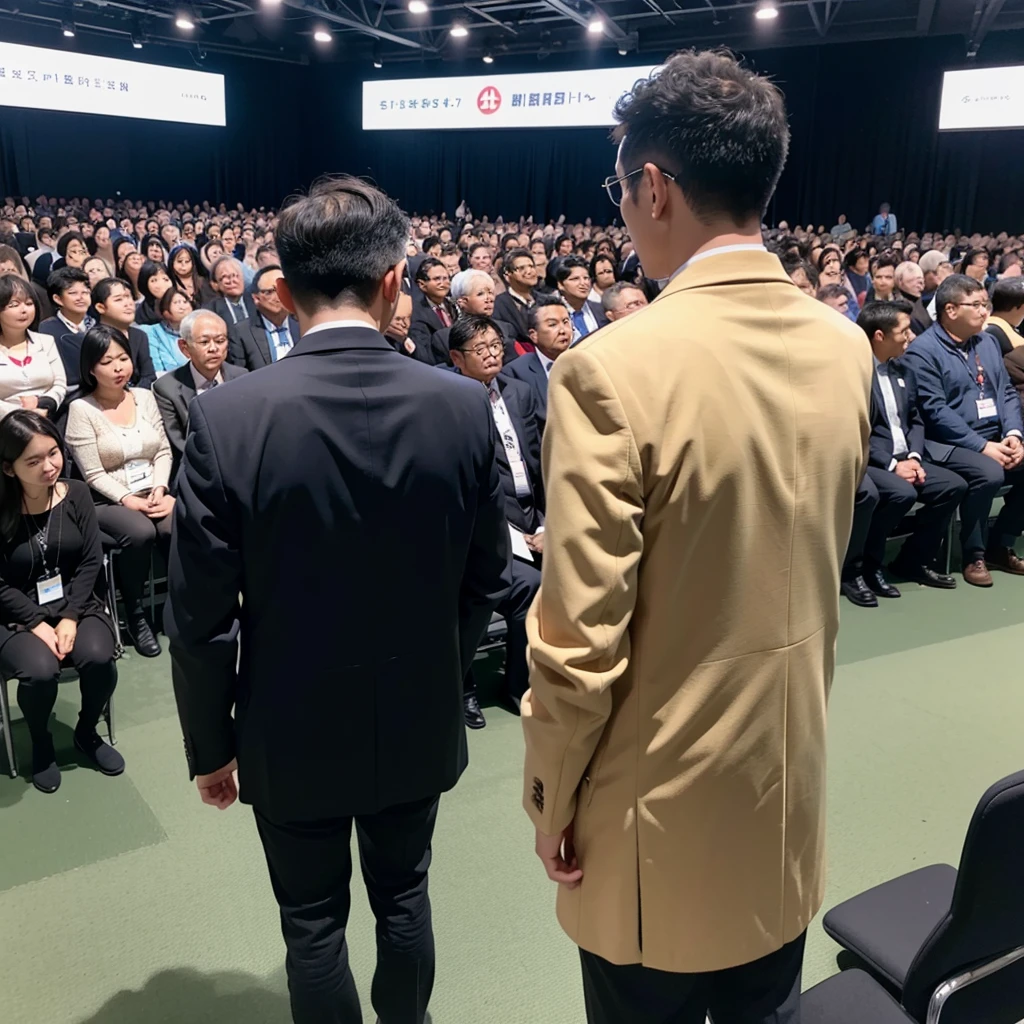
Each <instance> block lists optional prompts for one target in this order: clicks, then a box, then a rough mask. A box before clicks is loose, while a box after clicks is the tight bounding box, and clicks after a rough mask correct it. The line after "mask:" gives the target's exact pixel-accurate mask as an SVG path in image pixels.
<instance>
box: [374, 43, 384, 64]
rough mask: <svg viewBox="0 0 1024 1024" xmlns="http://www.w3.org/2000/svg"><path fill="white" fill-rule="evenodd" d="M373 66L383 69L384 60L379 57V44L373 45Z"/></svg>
mask: <svg viewBox="0 0 1024 1024" xmlns="http://www.w3.org/2000/svg"><path fill="white" fill-rule="evenodd" d="M373 66H374V67H375V68H382V67H384V58H383V56H381V52H380V43H374V44H373Z"/></svg>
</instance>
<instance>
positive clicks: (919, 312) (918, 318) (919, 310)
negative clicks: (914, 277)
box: [910, 299, 935, 337]
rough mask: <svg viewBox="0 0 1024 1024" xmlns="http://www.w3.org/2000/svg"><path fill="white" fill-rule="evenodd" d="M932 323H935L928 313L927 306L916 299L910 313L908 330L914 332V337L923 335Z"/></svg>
mask: <svg viewBox="0 0 1024 1024" xmlns="http://www.w3.org/2000/svg"><path fill="white" fill-rule="evenodd" d="M933 323H935V321H934V320H933V319H932V318H931V314H930V313H929V312H928V306H927V305H926V304H925V302H924V300H923V299H918V300H917V301H916V302H915V303H914V308H913V310H912V311H911V313H910V329H911V330H912V331H913V332H914V336H915V337H916V336H917V335H918V334H924V332H925V331H927V330H928V328H929V327H931V325H932V324H933Z"/></svg>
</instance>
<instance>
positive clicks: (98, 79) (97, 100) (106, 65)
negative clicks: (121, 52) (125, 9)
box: [0, 43, 226, 126]
mask: <svg viewBox="0 0 1024 1024" xmlns="http://www.w3.org/2000/svg"><path fill="white" fill-rule="evenodd" d="M0 106H3V107H29V108H30V109H33V110H67V111H70V112H71V113H74V114H110V115H113V116H115V117H140V118H144V119H146V120H149V121H180V122H181V123H183V124H209V125H220V126H223V125H224V124H226V118H225V112H224V76H223V75H215V74H211V73H209V72H207V71H190V70H188V69H186V68H165V67H161V66H160V65H158V64H143V63H141V62H140V61H134V60H115V59H114V58H112V57H94V56H91V55H90V54H86V53H72V52H70V51H67V50H47V49H44V48H43V47H40V46H19V45H17V44H15V43H0Z"/></svg>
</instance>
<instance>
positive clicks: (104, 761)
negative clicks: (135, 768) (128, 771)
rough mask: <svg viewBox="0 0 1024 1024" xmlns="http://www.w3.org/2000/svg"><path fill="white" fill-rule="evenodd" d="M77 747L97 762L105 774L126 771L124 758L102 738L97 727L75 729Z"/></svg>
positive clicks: (116, 773) (97, 765)
mask: <svg viewBox="0 0 1024 1024" xmlns="http://www.w3.org/2000/svg"><path fill="white" fill-rule="evenodd" d="M75 749H76V750H80V751H81V752H82V753H83V754H85V756H86V757H87V758H89V760H90V761H93V762H95V764H96V767H97V768H99V770H100V771H101V772H103V774H104V775H120V774H121V772H123V771H124V758H123V757H122V756H121V755H120V754H119V753H118V752H117V751H116V750H115V749H114V748H113V747H112V746H111V745H110V744H109V743H104V742H103V740H101V739H100V735H99V733H98V732H96V730H95V729H75Z"/></svg>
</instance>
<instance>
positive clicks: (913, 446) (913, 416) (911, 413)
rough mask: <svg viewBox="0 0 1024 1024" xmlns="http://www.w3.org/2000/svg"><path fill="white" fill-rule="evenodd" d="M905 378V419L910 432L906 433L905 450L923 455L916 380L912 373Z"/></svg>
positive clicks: (922, 423)
mask: <svg viewBox="0 0 1024 1024" xmlns="http://www.w3.org/2000/svg"><path fill="white" fill-rule="evenodd" d="M904 376H905V377H906V378H907V382H906V383H907V419H908V421H909V425H910V433H909V434H907V450H908V451H911V452H915V453H916V454H917V455H919V456H921V457H924V417H922V415H921V404H920V399H919V398H918V397H917V382H916V381H915V380H914V375H913V374H912V373H906V372H905V373H904Z"/></svg>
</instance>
